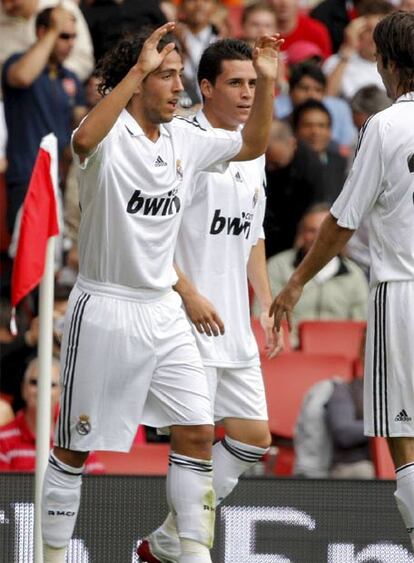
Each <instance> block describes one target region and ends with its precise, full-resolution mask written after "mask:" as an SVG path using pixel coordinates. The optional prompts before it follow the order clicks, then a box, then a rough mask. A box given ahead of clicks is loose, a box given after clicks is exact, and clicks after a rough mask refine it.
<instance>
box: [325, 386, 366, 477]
mask: <svg viewBox="0 0 414 563" xmlns="http://www.w3.org/2000/svg"><path fill="white" fill-rule="evenodd" d="M363 387H364V382H363V379H362V378H361V377H358V378H355V379H353V380H352V381H348V382H344V381H342V382H340V381H335V382H334V386H333V391H332V394H331V396H330V398H329V400H328V402H327V403H326V407H325V411H326V424H327V427H328V431H329V434H330V436H331V439H332V444H333V452H332V466H331V470H330V477H333V478H335V479H373V478H374V477H375V469H374V464H373V463H372V460H371V456H370V449H369V438H368V437H367V436H365V435H364V420H363V414H364V405H363Z"/></svg>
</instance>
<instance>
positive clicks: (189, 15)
mask: <svg viewBox="0 0 414 563" xmlns="http://www.w3.org/2000/svg"><path fill="white" fill-rule="evenodd" d="M180 8H181V9H180V14H181V19H182V21H183V26H182V27H181V28H178V30H179V35H180V38H181V40H182V43H183V47H184V77H183V83H184V87H185V92H186V94H187V96H188V97H189V100H188V101H184V97H185V95H184V96H182V98H183V102H182V103H183V104H187V105H190V104H197V103H200V102H201V95H200V91H199V88H198V84H197V68H198V63H199V61H200V57H201V54H202V53H203V51H204V50H205V49H206V48H207V47H208V46H209V45H210V43H213V42H214V41H216V39H218V35H219V32H218V29H217V28H216V27H215V25H214V24H213V16H214V12H215V10H216V8H217V1H216V0H183V1H182V4H181V7H180Z"/></svg>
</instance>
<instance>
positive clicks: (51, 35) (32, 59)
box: [7, 29, 58, 88]
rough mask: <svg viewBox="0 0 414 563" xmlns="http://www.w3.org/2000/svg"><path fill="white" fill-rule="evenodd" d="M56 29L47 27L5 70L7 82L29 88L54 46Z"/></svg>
mask: <svg viewBox="0 0 414 563" xmlns="http://www.w3.org/2000/svg"><path fill="white" fill-rule="evenodd" d="M57 37H58V31H57V30H56V29H49V30H48V31H47V32H46V33H45V35H44V36H43V37H42V38H41V39H39V40H38V41H37V42H36V43H35V44H34V45H33V47H31V48H30V49H29V50H28V51H27V52H26V53H25V54H24V55H23V56H22V57H20V59H18V60H17V61H16V62H15V63H13V64H12V65H11V66H10V68H9V70H8V72H7V83H8V84H9V85H10V86H12V87H14V88H29V86H31V85H32V84H33V82H34V81H35V80H36V79H37V78H38V77H39V76H40V74H41V72H42V71H43V70H44V68H45V66H46V65H47V63H48V60H49V57H50V54H51V52H52V50H53V47H54V46H55V43H56V39H57Z"/></svg>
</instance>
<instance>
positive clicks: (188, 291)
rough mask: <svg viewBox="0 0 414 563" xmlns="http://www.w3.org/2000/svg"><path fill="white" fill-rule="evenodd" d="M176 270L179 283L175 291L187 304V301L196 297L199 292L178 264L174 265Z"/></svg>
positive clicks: (175, 286)
mask: <svg viewBox="0 0 414 563" xmlns="http://www.w3.org/2000/svg"><path fill="white" fill-rule="evenodd" d="M174 269H175V271H176V273H177V276H178V281H177V283H176V284H175V285H174V286H173V289H174V291H176V292H177V293H178V294H179V295H180V297H181V299H182V300H183V301H184V303H185V301H186V299H188V298H190V297H191V296H193V295H195V294H196V293H198V291H197V288H196V287H195V285H194V284H193V282H192V281H191V280H190V279H189V278H188V277H187V276H186V275H185V274H184V272H183V271H182V270H180V268H179V267H178V266H177V264H174Z"/></svg>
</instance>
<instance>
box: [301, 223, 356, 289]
mask: <svg viewBox="0 0 414 563" xmlns="http://www.w3.org/2000/svg"><path fill="white" fill-rule="evenodd" d="M354 232H355V231H353V230H351V229H345V228H344V227H340V226H339V225H338V223H337V221H336V219H335V217H333V216H332V215H331V214H329V215H328V217H326V219H325V221H324V222H323V224H322V226H321V229H320V231H319V234H318V237H317V239H316V240H315V242H314V243H313V246H312V248H311V249H310V250H309V252H308V253H307V254H306V256H305V258H304V259H303V260H302V262H301V263H300V264H299V266H298V267H297V269H296V270H295V272H294V273H293V274H292V277H291V280H292V282H293V283H294V284H296V285H300V286H304V285H305V284H306V283H307V282H308V281H309V280H310V279H312V278H313V277H314V276H315V275H316V274H317V273H318V272H319V271H320V270H321V269H322V268H323V267H324V266H325V265H326V264H327V263H328V262H329V261H330V260H332V258H333V257H334V256H337V254H338V253H339V252H340V251H341V250H342V249H343V247H344V246H345V244H346V243H347V242H348V240H349V239H350V238H351V236H352V235H353V234H354Z"/></svg>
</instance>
